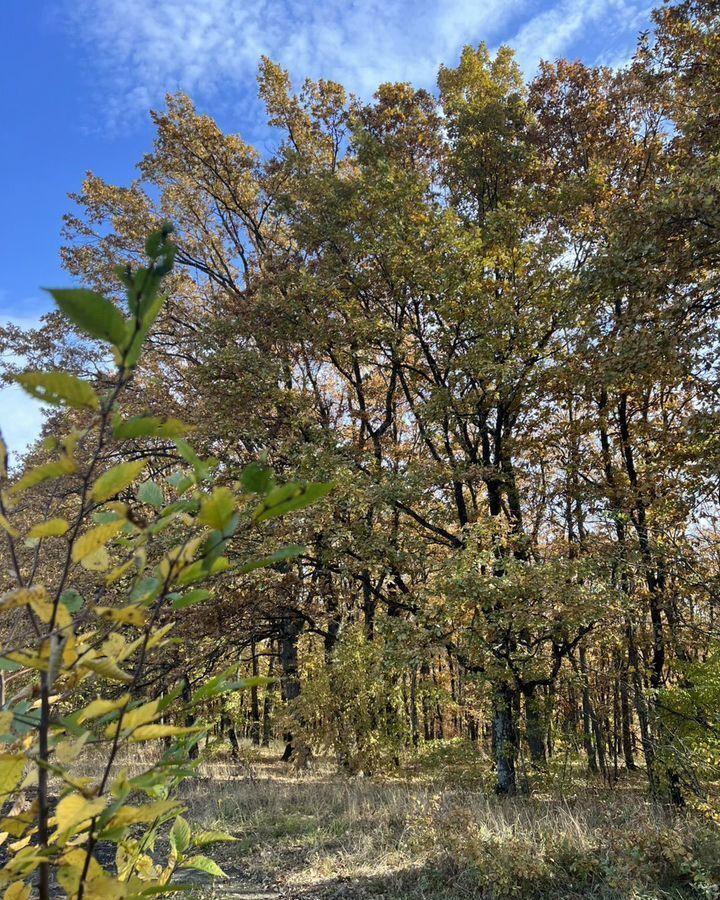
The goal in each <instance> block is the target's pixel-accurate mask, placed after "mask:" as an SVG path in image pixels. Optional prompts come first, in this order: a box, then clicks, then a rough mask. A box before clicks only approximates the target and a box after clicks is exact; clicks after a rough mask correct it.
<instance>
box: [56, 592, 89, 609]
mask: <svg viewBox="0 0 720 900" xmlns="http://www.w3.org/2000/svg"><path fill="white" fill-rule="evenodd" d="M60 602H61V603H62V605H63V606H65V607H66V608H67V609H68V610H69V612H71V613H76V612H78V610H80V609H82V606H83V603H85V601H84V600H83V598H82V597H81V596H80V594H78V592H77V591H76V590H75V589H74V588H69V589H68V590H67V591H63V592H62V594H61V595H60Z"/></svg>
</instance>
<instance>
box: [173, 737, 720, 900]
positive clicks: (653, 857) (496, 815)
mask: <svg viewBox="0 0 720 900" xmlns="http://www.w3.org/2000/svg"><path fill="white" fill-rule="evenodd" d="M449 775H450V773H449V772H448V771H447V770H445V772H444V777H443V778H442V779H441V780H439V781H438V780H433V779H432V778H429V777H427V776H425V777H423V776H422V773H421V772H416V773H414V774H413V777H412V778H407V779H406V780H404V781H403V780H399V779H394V780H375V779H367V778H354V779H346V778H343V777H341V776H338V775H336V774H335V773H334V771H333V768H332V767H331V766H330V765H328V764H327V763H322V762H321V763H317V762H316V763H315V764H314V765H313V768H312V769H311V770H310V771H308V772H303V773H295V772H292V771H291V770H290V771H289V770H288V769H287V768H285V767H284V766H282V764H280V763H279V762H278V754H277V753H274V754H273V753H272V752H269V753H265V754H259V753H257V752H256V751H253V752H248V756H247V758H246V759H245V761H244V762H243V763H241V764H240V765H235V764H229V763H208V764H206V765H204V766H203V769H202V777H201V778H200V779H198V780H197V781H196V782H188V783H187V785H186V787H185V789H184V797H185V800H186V802H187V805H188V807H189V813H188V816H189V818H191V819H193V820H195V821H199V822H202V823H203V824H204V825H207V826H213V827H221V828H223V829H225V830H228V831H231V832H232V833H233V834H235V835H236V836H237V837H238V838H239V841H238V842H237V843H234V844H229V845H223V846H222V847H219V848H218V850H217V852H216V854H215V855H216V858H217V857H218V854H219V856H220V857H221V858H220V859H219V861H220V862H221V864H223V865H224V866H225V867H226V868H227V870H228V872H229V873H230V874H231V876H232V877H231V881H230V883H226V884H225V885H224V886H223V888H222V892H223V894H224V895H225V896H231V895H233V892H235V891H237V892H238V893H236V894H235V895H236V896H253V894H252V892H251V893H242V891H249V890H250V886H254V888H255V889H256V890H260V889H262V890H265V891H267V890H270V888H271V887H272V888H273V890H274V891H275V892H276V894H275V896H279V897H283V898H303V900H312V898H318V900H321V898H322V900H327V898H340V897H346V898H365V897H384V898H388V900H401V898H402V900H405V898H408V900H409V898H428V900H450V898H489V900H493V898H497V900H500V898H510V897H516V898H563V897H566V898H573V897H578V898H581V897H582V898H585V897H597V898H604V900H611V898H612V900H620V898H636V900H641V898H643V900H650V898H658V900H659V898H671V897H674V898H683V897H687V898H690V897H706V898H713V897H714V898H717V897H720V889H719V888H718V884H719V883H720V881H719V879H720V836H719V835H718V833H717V831H716V829H715V828H714V827H713V826H711V825H709V824H705V823H703V822H701V821H699V820H697V819H693V818H691V817H688V816H685V817H674V818H673V817H672V816H671V815H670V813H668V812H667V811H665V810H662V809H660V808H658V807H655V806H653V805H651V804H649V803H648V802H647V800H646V799H645V798H644V796H643V794H642V793H641V792H640V791H633V790H624V791H622V792H620V791H615V792H609V791H604V790H603V789H602V788H600V787H597V788H596V789H593V790H585V792H584V793H581V792H578V791H575V792H574V795H573V796H572V797H570V798H568V797H565V799H562V798H560V797H558V796H557V795H555V796H550V795H542V794H540V795H537V796H534V797H532V798H516V799H513V800H502V801H501V800H498V799H497V798H495V797H494V796H492V795H490V794H488V793H487V791H486V790H484V789H480V788H478V787H476V786H472V785H471V786H465V787H461V788H458V787H452V786H451V784H452V781H453V779H452V778H451V777H449ZM216 890H217V889H216ZM255 896H261V895H258V894H256V895H255ZM266 896H268V895H267V894H266ZM269 896H272V893H271V894H269Z"/></svg>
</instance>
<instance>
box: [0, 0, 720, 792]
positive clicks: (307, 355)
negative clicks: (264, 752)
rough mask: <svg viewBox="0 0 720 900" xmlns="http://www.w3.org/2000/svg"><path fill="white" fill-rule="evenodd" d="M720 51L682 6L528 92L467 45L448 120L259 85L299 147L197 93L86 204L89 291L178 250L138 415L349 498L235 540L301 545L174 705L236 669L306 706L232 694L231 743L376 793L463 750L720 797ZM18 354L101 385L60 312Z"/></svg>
mask: <svg viewBox="0 0 720 900" xmlns="http://www.w3.org/2000/svg"><path fill="white" fill-rule="evenodd" d="M719 24H720V23H719V22H718V12H717V8H716V4H715V3H714V2H712V0H684V2H679V3H668V4H665V5H664V6H662V7H661V8H659V9H657V10H655V12H654V13H653V30H652V32H650V33H648V34H646V35H643V36H641V38H640V40H639V43H638V46H637V50H636V53H635V55H634V57H633V59H632V60H631V61H630V62H629V63H628V64H627V65H625V66H623V67H620V68H617V69H610V68H606V67H588V66H586V65H584V64H583V63H580V62H570V61H567V60H557V61H555V62H552V63H550V62H544V63H542V64H541V66H540V68H539V71H538V73H537V75H536V76H535V77H534V78H533V79H532V80H531V81H530V82H529V83H526V82H525V80H524V78H523V76H522V73H521V71H520V69H519V67H518V65H517V62H516V61H515V58H514V55H513V52H512V50H511V49H510V48H508V47H501V48H500V49H499V50H498V51H497V52H496V53H495V54H494V55H493V54H491V53H490V52H489V51H488V49H487V47H485V46H484V45H480V46H478V47H466V48H465V49H464V50H463V52H462V54H461V57H460V60H459V62H458V64H457V65H456V66H455V67H451V66H447V67H446V66H443V67H441V69H440V72H439V75H438V89H437V92H436V93H435V94H433V93H431V92H429V91H426V90H422V89H419V90H418V89H415V88H414V87H413V86H412V85H410V84H404V83H403V84H383V85H381V86H380V87H379V88H378V90H377V92H376V93H375V95H374V97H373V98H372V100H370V101H369V102H365V101H362V100H360V99H358V98H355V97H353V96H350V95H348V94H347V92H346V91H345V90H344V88H343V87H342V86H341V85H339V84H336V83H334V82H331V81H326V80H320V81H310V80H308V81H306V82H305V83H304V84H303V85H302V87H301V88H299V89H297V90H296V89H294V88H293V86H292V84H291V82H290V79H289V75H288V73H287V72H285V71H284V70H283V69H282V68H281V67H279V66H278V65H276V64H274V63H273V62H271V61H270V60H267V59H264V60H263V61H262V64H261V66H260V72H259V77H258V83H259V92H260V97H261V99H262V101H263V103H264V105H265V108H266V110H267V121H268V125H269V126H270V128H271V129H272V134H273V135H274V137H275V141H274V145H273V147H272V149H271V150H269V151H268V150H265V149H264V150H263V152H260V151H259V150H258V149H256V148H254V147H252V146H251V145H249V144H248V143H246V142H245V141H244V140H243V139H242V138H241V137H240V136H239V135H237V134H233V133H225V132H223V131H222V130H221V129H220V128H219V127H218V125H217V124H216V122H215V121H214V120H213V119H212V118H211V117H210V116H208V115H206V114H203V113H201V112H199V111H198V110H197V109H196V107H195V106H194V104H193V102H192V100H191V99H190V98H189V97H187V96H185V95H182V94H177V95H172V96H169V97H168V98H167V106H166V108H165V109H164V110H162V111H159V112H154V113H153V114H152V115H153V122H154V126H155V142H154V146H153V149H152V151H151V152H150V153H148V154H147V155H146V156H145V157H144V158H143V159H142V160H141V162H140V163H139V166H138V177H137V179H136V180H135V181H133V183H132V184H131V185H130V186H128V187H117V186H113V185H110V184H108V183H106V182H104V181H103V180H102V179H101V178H99V177H97V176H95V175H92V174H89V175H88V176H87V178H86V180H85V182H84V184H83V186H82V189H81V191H80V192H79V193H78V194H76V195H73V199H74V201H75V202H76V210H75V212H73V213H72V214H68V216H67V217H66V220H65V228H64V234H65V245H64V247H63V251H62V253H63V260H64V264H65V266H66V268H67V270H68V272H69V273H71V274H72V275H73V276H77V277H78V278H79V279H81V280H82V281H83V283H86V284H89V285H90V286H91V287H95V288H98V289H103V290H107V286H108V285H109V284H113V283H115V284H117V283H118V282H117V274H116V273H117V271H118V267H120V270H122V267H123V266H126V265H132V266H135V265H137V263H138V260H139V259H140V257H141V255H142V252H143V246H144V238H145V235H146V234H148V233H149V232H150V231H152V230H153V229H154V228H156V227H157V225H158V223H159V222H161V221H164V220H170V221H172V222H173V223H174V224H175V227H176V243H177V254H176V266H175V269H174V270H173V272H172V273H170V274H169V275H168V276H167V292H168V296H169V298H170V299H169V300H168V302H167V303H166V304H165V306H164V307H163V309H162V311H161V312H160V313H159V315H158V319H157V324H156V326H155V329H154V331H153V332H152V334H151V335H150V336H149V338H148V339H147V344H146V347H147V349H146V354H145V356H144V357H143V358H142V360H141V361H140V363H139V365H138V368H137V372H136V376H135V379H134V381H133V382H132V384H130V385H129V386H128V392H127V396H126V400H125V403H126V405H129V408H130V409H131V410H134V412H135V413H136V414H138V415H140V414H143V413H144V412H145V411H147V410H162V411H163V413H164V414H165V415H167V416H170V417H176V418H177V419H178V420H182V421H183V422H186V423H188V424H189V425H191V426H192V427H193V432H192V440H193V445H194V446H195V447H197V448H198V449H199V452H200V453H201V455H202V456H203V457H205V456H208V457H212V458H213V459H214V460H215V461H216V463H217V464H216V466H215V468H214V469H213V478H214V479H215V480H216V482H217V483H218V484H220V485H222V484H233V483H235V482H236V481H237V479H238V478H239V477H240V473H241V472H242V471H243V470H244V469H245V468H246V467H247V466H248V464H250V463H253V462H256V463H257V461H258V460H260V463H258V471H265V470H264V468H263V466H264V465H265V464H267V465H269V466H270V467H271V468H272V469H273V470H274V471H275V472H276V473H278V474H279V477H287V478H288V479H290V478H292V479H298V480H301V481H302V480H304V481H309V482H322V483H331V484H332V485H333V489H332V491H331V492H330V494H329V495H328V497H327V498H326V499H325V500H324V502H323V504H322V505H321V506H319V507H317V508H313V510H312V511H311V512H309V513H307V514H299V515H298V516H295V517H288V518H286V519H285V518H283V519H282V520H278V522H277V523H274V524H273V527H272V528H270V529H269V530H268V531H267V532H260V533H257V534H254V536H253V537H252V538H248V539H244V540H243V543H242V546H238V547H237V548H236V549H235V550H233V545H232V544H231V545H230V546H229V549H228V554H229V557H230V558H232V554H233V553H236V554H237V555H238V556H241V555H242V556H243V557H245V556H247V553H248V552H257V553H262V552H265V550H266V549H267V546H268V545H269V544H270V543H273V545H274V543H277V542H278V541H282V542H286V543H287V542H291V543H292V544H293V545H297V546H298V548H299V549H298V554H297V556H296V557H295V558H293V559H289V558H288V559H277V560H275V561H274V563H273V565H271V566H268V567H266V568H263V570H262V572H261V573H260V574H259V576H258V578H257V579H255V580H253V581H249V580H247V579H246V578H244V577H242V576H241V575H238V574H237V572H236V571H234V570H231V571H230V572H229V573H228V574H227V575H220V576H219V578H218V581H217V583H216V586H215V588H214V591H213V595H212V597H211V598H210V599H208V600H207V601H206V602H205V603H203V605H202V607H201V608H200V609H199V610H193V611H192V613H193V614H192V615H191V614H190V611H188V614H187V616H186V617H184V616H181V620H180V626H179V627H180V628H181V629H182V635H183V643H182V645H181V646H180V647H174V648H173V649H172V651H171V652H170V651H169V652H168V653H167V654H166V655H165V656H164V657H162V658H161V659H160V660H159V661H158V662H157V663H156V666H157V669H156V671H155V675H154V678H153V679H152V680H151V686H149V687H148V690H156V691H162V689H163V685H164V684H165V683H166V682H168V680H172V679H173V678H175V677H176V676H177V675H178V674H179V675H180V676H181V677H182V678H183V679H185V683H186V684H187V685H189V686H192V685H193V684H194V683H196V682H199V681H200V680H201V679H203V678H206V677H207V676H208V675H211V674H212V673H214V672H216V671H218V670H219V669H221V668H222V667H224V666H227V665H229V664H230V663H241V664H242V666H243V667H244V669H245V670H246V671H247V674H249V675H253V676H268V675H269V676H270V677H271V678H272V677H278V678H279V684H278V685H275V684H274V683H273V684H270V685H265V686H263V685H262V684H259V683H257V684H256V685H255V687H253V688H252V690H251V691H250V692H248V693H247V694H244V695H242V698H243V699H242V704H243V706H242V707H241V708H239V707H238V706H237V704H236V705H234V706H233V705H232V704H230V705H228V704H227V703H226V702H225V700H222V701H220V700H218V701H213V703H214V704H215V705H214V706H213V710H214V712H215V713H216V718H217V728H218V731H219V732H221V733H223V734H227V735H228V736H229V739H230V740H231V741H233V742H235V741H236V740H237V734H236V731H235V729H236V728H237V730H238V732H242V733H244V734H246V735H247V736H248V737H251V738H252V739H253V740H255V741H256V742H260V741H262V740H263V738H264V739H265V740H269V739H270V738H271V737H272V736H284V738H285V741H286V757H287V758H288V759H291V758H293V757H294V758H295V759H297V760H298V761H300V762H302V761H304V760H306V759H307V757H308V755H309V754H310V753H312V752H314V751H317V750H324V751H326V750H328V749H332V750H333V751H334V752H335V753H336V754H337V756H338V759H339V760H340V762H341V763H342V764H343V765H344V766H346V767H349V768H351V769H355V770H360V769H361V770H363V771H373V770H375V769H377V768H380V767H387V766H390V767H391V766H393V765H396V764H397V763H398V761H399V760H400V759H401V757H402V756H403V754H404V753H405V752H406V751H408V750H409V749H411V748H412V747H414V746H416V745H418V744H419V743H421V742H426V741H432V740H446V739H449V738H452V737H456V736H462V737H465V738H468V739H470V740H472V741H474V742H477V743H478V744H479V745H480V746H481V747H482V748H483V749H484V750H485V751H486V752H487V753H488V754H489V755H490V756H491V757H492V760H493V765H494V772H495V776H494V777H495V784H496V788H497V790H498V791H500V792H501V793H504V794H507V793H512V792H514V791H516V790H517V789H518V788H521V787H523V786H524V784H526V782H527V779H528V778H529V777H532V773H533V772H535V771H538V770H542V769H544V768H545V767H546V766H547V765H548V762H549V761H550V760H551V759H552V758H556V759H557V758H558V755H562V754H563V753H572V754H573V755H575V754H579V755H581V756H582V757H584V760H585V764H586V765H587V767H588V768H589V770H591V771H592V772H599V773H600V774H601V775H602V776H603V777H604V778H605V779H606V780H607V781H609V782H612V781H614V780H617V778H618V777H619V775H620V774H621V773H622V772H623V771H624V770H632V769H635V768H636V767H640V766H642V767H643V768H644V770H645V772H646V773H647V779H648V783H649V787H650V790H651V791H652V793H653V794H654V795H656V796H658V797H661V796H662V797H668V798H670V799H672V800H673V801H674V802H675V803H678V804H680V803H684V802H687V800H688V798H689V797H693V798H695V799H697V798H702V797H703V796H704V794H703V787H702V785H703V782H704V781H705V780H706V779H707V778H708V777H709V774H710V773H711V772H712V770H713V768H714V767H715V766H716V765H717V762H718V751H719V749H720V747H719V745H718V728H719V727H720V725H719V723H718V719H717V700H718V697H719V696H720V668H719V660H720V656H718V650H719V644H718V631H717V628H718V625H717V611H718V585H719V583H720V582H719V580H718V579H719V576H720V573H719V570H718V560H719V556H718V551H719V548H720V544H719V543H718V530H717V526H718V518H717V512H718V506H717V504H718V488H719V484H718V471H719V469H718V464H719V462H720V432H719V430H718V422H719V416H720V407H719V405H718V378H717V366H718V363H717V358H718V357H717V346H718V318H717V311H718V265H717V264H718V254H719V252H720V250H719V248H720V244H719V243H718V224H719V222H718V192H719V191H720V177H719V173H718V158H719V157H718V148H719V146H720V141H719V139H720V75H719V74H718V72H719V71H720V66H718V63H719V62H720V28H718V25H719ZM2 334H3V338H4V343H5V344H6V346H7V347H11V348H12V349H13V350H14V352H16V353H20V354H22V356H23V357H24V358H25V359H26V360H27V361H28V364H29V365H30V366H31V367H34V366H36V365H37V363H38V361H39V360H43V363H44V365H47V360H48V358H50V359H51V360H52V362H53V364H54V365H55V366H57V367H61V368H70V369H72V370H73V371H75V372H76V373H77V374H83V375H85V376H88V377H90V378H91V379H92V380H93V382H94V383H97V384H99V385H103V383H104V382H105V381H106V379H107V378H108V369H107V358H106V355H105V351H104V350H101V349H100V348H99V347H97V346H96V345H95V344H93V343H92V342H88V341H86V340H84V341H78V339H77V334H76V332H74V331H73V328H72V326H71V325H69V324H68V321H67V319H66V318H65V317H63V315H62V313H61V312H57V313H54V314H52V315H50V316H48V317H47V318H46V320H45V323H44V324H43V326H42V327H41V328H40V329H39V330H37V331H35V332H32V333H21V332H19V331H17V330H15V329H13V328H11V327H8V328H6V329H4V330H3V332H2ZM82 415H83V414H82V412H81V411H72V412H70V413H68V412H66V411H63V412H62V413H58V414H57V415H56V416H55V417H51V418H50V419H49V421H48V425H47V429H48V431H52V429H54V428H56V427H57V426H58V417H60V418H62V420H63V422H66V421H67V420H68V419H69V420H71V421H72V419H73V417H80V418H81V417H82ZM46 452H47V450H46V449H43V448H42V447H40V446H38V447H37V448H35V449H34V450H33V452H32V454H31V455H30V458H31V461H35V462H36V461H37V460H38V459H40V458H42V455H43V454H44V453H46ZM131 453H132V457H133V458H136V459H143V460H145V461H146V464H147V469H146V470H145V472H146V474H147V477H149V478H151V479H152V480H153V481H157V480H158V479H161V478H162V477H164V476H165V475H167V473H169V472H170V471H172V469H173V468H174V467H175V466H176V465H177V460H178V452H177V449H176V447H175V445H174V444H173V443H172V441H169V440H167V439H164V437H163V435H161V434H159V435H150V436H148V435H140V436H138V437H137V438H135V439H134V442H133V443H132V450H131ZM112 462H113V458H112V456H111V455H108V456H107V458H105V459H104V464H105V465H110V464H111V463H112ZM127 500H128V502H129V503H130V504H131V505H132V504H133V503H136V502H138V501H137V497H136V496H135V495H134V494H133V493H132V489H130V493H129V494H128V497H127ZM141 507H142V503H139V508H138V515H142V514H143V513H142V509H141ZM247 540H250V544H249V545H248V543H247ZM188 689H190V688H188ZM528 773H529V774H528Z"/></svg>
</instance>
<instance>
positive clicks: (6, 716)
mask: <svg viewBox="0 0 720 900" xmlns="http://www.w3.org/2000/svg"><path fill="white" fill-rule="evenodd" d="M12 721H13V714H12V713H11V712H10V711H9V710H7V711H5V712H0V735H1V734H9V733H10V727H11V726H12Z"/></svg>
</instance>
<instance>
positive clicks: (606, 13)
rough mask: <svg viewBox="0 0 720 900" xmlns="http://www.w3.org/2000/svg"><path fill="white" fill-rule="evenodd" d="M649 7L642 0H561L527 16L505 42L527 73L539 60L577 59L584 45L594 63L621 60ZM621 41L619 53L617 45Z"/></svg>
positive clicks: (626, 54)
mask: <svg viewBox="0 0 720 900" xmlns="http://www.w3.org/2000/svg"><path fill="white" fill-rule="evenodd" d="M647 16H648V7H647V6H646V4H645V3H642V2H641V0H582V2H579V0H561V2H559V3H557V4H555V5H554V6H552V7H550V8H548V9H546V10H544V11H542V12H539V13H538V14H537V15H535V16H533V17H532V18H530V19H529V20H528V21H527V22H526V23H525V24H524V25H523V26H522V27H521V28H520V30H519V31H518V32H517V33H516V34H515V35H514V36H513V37H512V38H510V40H509V41H508V43H510V44H511V45H512V46H513V47H514V48H515V50H516V52H517V56H518V60H519V62H520V64H521V66H522V67H523V69H524V71H525V72H526V73H527V74H532V73H533V72H534V71H535V69H536V67H537V64H538V62H539V61H540V60H541V59H546V60H550V61H554V60H555V59H557V58H558V57H560V56H563V55H565V54H568V55H570V56H571V57H573V58H577V57H578V56H579V55H580V54H579V53H578V52H577V49H576V48H577V45H578V44H580V43H582V44H583V45H584V49H585V54H583V55H587V54H588V51H589V52H590V53H591V54H593V55H594V57H595V58H592V55H591V58H589V59H586V60H585V61H586V62H589V63H596V62H601V60H602V59H606V58H612V59H617V60H620V59H622V61H623V62H624V61H625V60H626V59H627V57H628V56H631V55H632V53H631V52H628V46H630V47H634V43H635V39H636V36H637V33H638V31H639V30H641V28H642V26H643V25H644V24H645V23H646V21H647ZM618 40H620V41H621V42H622V43H623V50H622V52H618V50H617V47H616V44H617V42H618Z"/></svg>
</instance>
